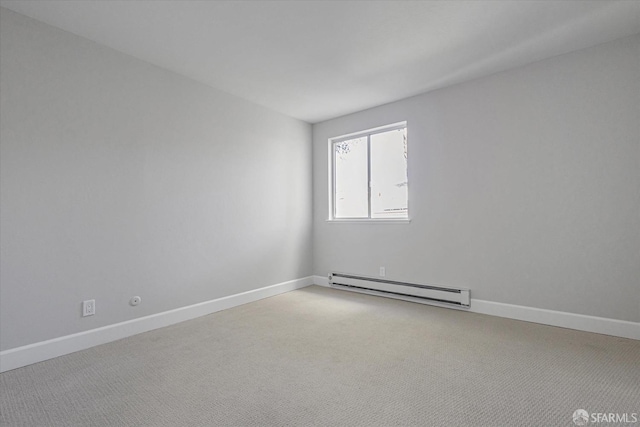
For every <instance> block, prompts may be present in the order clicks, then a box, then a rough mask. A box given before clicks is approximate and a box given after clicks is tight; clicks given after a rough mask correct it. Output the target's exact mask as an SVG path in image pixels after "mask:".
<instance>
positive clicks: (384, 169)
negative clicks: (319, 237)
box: [329, 123, 409, 220]
mask: <svg viewBox="0 0 640 427" xmlns="http://www.w3.org/2000/svg"><path fill="white" fill-rule="evenodd" d="M329 149H330V157H331V159H330V160H331V176H332V182H331V190H330V191H331V194H330V202H331V212H330V219H376V220H380V219H382V220H384V219H407V218H408V217H409V206H408V178H407V125H406V123H397V124H394V125H389V126H384V127H380V128H376V129H371V130H368V131H363V132H358V133H357V134H351V135H346V136H342V137H337V138H332V139H330V140H329Z"/></svg>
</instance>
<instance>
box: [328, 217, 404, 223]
mask: <svg viewBox="0 0 640 427" xmlns="http://www.w3.org/2000/svg"><path fill="white" fill-rule="evenodd" d="M325 221H326V222H333V223H335V222H337V223H340V222H342V223H352V224H353V223H357V224H409V223H410V222H411V218H389V219H366V218H363V219H345V218H341V219H327V220H325Z"/></svg>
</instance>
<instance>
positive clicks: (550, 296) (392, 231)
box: [313, 35, 640, 322]
mask: <svg viewBox="0 0 640 427" xmlns="http://www.w3.org/2000/svg"><path fill="white" fill-rule="evenodd" d="M402 120H407V121H408V139H409V203H410V205H409V209H410V216H411V218H412V221H411V223H409V224H361V223H358V224H346V223H329V222H326V221H325V220H326V219H327V216H328V193H327V191H328V190H327V182H328V180H327V139H328V138H330V137H335V136H339V135H343V134H347V133H351V132H356V131H360V130H364V129H368V128H372V127H376V126H381V125H385V124H389V123H395V122H399V121H402ZM639 123H640V36H638V35H637V36H634V37H631V38H626V39H621V40H618V41H614V42H611V43H607V44H604V45H600V46H596V47H593V48H590V49H586V50H581V51H577V52H574V53H571V54H566V55H562V56H558V57H555V58H551V59H548V60H545V61H540V62H537V63H534V64H532V65H528V66H526V67H522V68H519V69H515V70H511V71H507V72H503V73H499V74H495V75H493V76H489V77H486V78H483V79H479V80H475V81H471V82H468V83H465V84H460V85H456V86H453V87H449V88H446V89H442V90H438V91H435V92H431V93H428V94H424V95H420V96H416V97H413V98H409V99H405V100H402V101H399V102H396V103H392V104H388V105H384V106H381V107H378V108H374V109H371V110H367V111H363V112H360V113H356V114H352V115H349V116H345V117H341V118H338V119H334V120H330V121H327V122H323V123H320V124H316V125H314V127H313V155H314V262H315V266H314V272H315V274H316V275H322V276H325V275H326V274H327V273H328V272H329V271H341V272H350V273H357V274H363V275H369V276H376V275H377V274H378V267H379V266H385V267H386V272H387V277H388V278H390V279H397V280H405V281H410V282H416V283H426V284H440V285H459V286H466V287H469V288H470V289H471V290H472V297H474V298H477V299H482V300H488V301H494V302H502V303H508V304H516V305H522V306H529V307H537V308H544V309H550V310H558V311H564V312H570V313H579V314H586V315H593V316H599V317H607V318H612V319H620V320H627V321H634V322H638V321H640V125H639Z"/></svg>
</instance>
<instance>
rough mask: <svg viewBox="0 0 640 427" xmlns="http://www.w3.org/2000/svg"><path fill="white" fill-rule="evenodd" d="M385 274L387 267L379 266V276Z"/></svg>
mask: <svg viewBox="0 0 640 427" xmlns="http://www.w3.org/2000/svg"><path fill="white" fill-rule="evenodd" d="M386 275H387V269H386V268H384V267H380V277H384V276H386Z"/></svg>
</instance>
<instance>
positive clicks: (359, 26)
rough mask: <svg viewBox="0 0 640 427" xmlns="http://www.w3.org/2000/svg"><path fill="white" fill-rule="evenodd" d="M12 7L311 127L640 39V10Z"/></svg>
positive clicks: (629, 5)
mask: <svg viewBox="0 0 640 427" xmlns="http://www.w3.org/2000/svg"><path fill="white" fill-rule="evenodd" d="M0 5H2V6H4V7H6V8H9V9H12V10H14V11H16V12H19V13H21V14H24V15H27V16H30V17H32V18H35V19H38V20H40V21H44V22H46V23H49V24H51V25H54V26H56V27H59V28H62V29H64V30H67V31H69V32H72V33H75V34H78V35H80V36H83V37H86V38H88V39H91V40H93V41H96V42H98V43H101V44H104V45H106V46H109V47H111V48H114V49H116V50H119V51H121V52H124V53H127V54H129V55H132V56H135V57H137V58H140V59H143V60H145V61H148V62H150V63H152V64H156V65H158V66H161V67H164V68H167V69H169V70H172V71H174V72H176V73H179V74H182V75H184V76H187V77H190V78H192V79H194V80H197V81H200V82H202V83H205V84H207V85H209V86H212V87H215V88H217V89H220V90H222V91H225V92H228V93H232V94H234V95H237V96H239V97H242V98H245V99H247V100H250V101H253V102H255V103H257V104H261V105H264V106H266V107H269V108H271V109H274V110H276V111H279V112H281V113H284V114H287V115H289V116H292V117H296V118H298V119H302V120H305V121H307V122H310V123H316V122H319V121H323V120H327V119H330V118H333V117H337V116H341V115H344V114H348V113H352V112H355V111H360V110H363V109H367V108H371V107H374V106H377V105H381V104H385V103H388V102H391V101H395V100H398V99H402V98H406V97H408V96H412V95H416V94H419V93H423V92H427V91H430V90H434V89H438V88H441V87H444V86H448V85H451V84H454V83H459V82H463V81H467V80H471V79H474V78H478V77H481V76H485V75H488V74H492V73H495V72H498V71H502V70H506V69H509V68H513V67H518V66H521V65H524V64H527V63H531V62H534V61H537V60H540V59H544V58H548V57H551V56H554V55H559V54H562V53H566V52H570V51H573V50H576V49H581V48H584V47H589V46H593V45H596V44H599V43H603V42H606V41H609V40H613V39H617V38H620V37H625V36H629V35H632V34H636V33H640V1H609V0H606V1H586V0H579V1H549V0H541V1H527V0H522V1H519V0H513V1H503V0H498V1H492V0H487V1H399V0H396V1H196V0H186V1H185V0H182V1H181V0H176V1H171V0H165V1H146V0H137V1H130V0H125V1H119V0H109V1H101V0H80V1H65V0H58V1H49V0H45V1H25V0H1V1H0Z"/></svg>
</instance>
